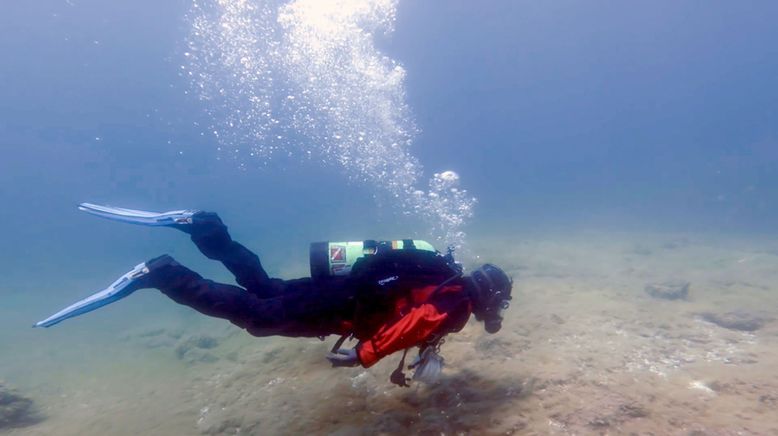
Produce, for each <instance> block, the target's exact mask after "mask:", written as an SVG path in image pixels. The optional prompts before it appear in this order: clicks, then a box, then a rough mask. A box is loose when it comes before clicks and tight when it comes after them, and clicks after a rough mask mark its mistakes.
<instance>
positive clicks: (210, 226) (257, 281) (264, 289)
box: [145, 212, 353, 336]
mask: <svg viewBox="0 0 778 436" xmlns="http://www.w3.org/2000/svg"><path fill="white" fill-rule="evenodd" d="M185 231H187V232H188V233H190V234H191V237H192V241H193V242H194V243H195V244H196V245H197V247H198V248H199V249H200V251H201V252H202V253H203V254H204V255H205V256H206V257H208V258H210V259H213V260H218V261H220V262H222V263H223V264H224V266H225V267H226V268H227V269H228V270H229V271H230V272H232V274H233V275H234V276H235V279H236V281H237V283H238V284H240V285H241V286H242V287H238V286H233V285H228V284H223V283H216V282H214V281H212V280H206V279H204V278H203V277H201V276H200V275H199V274H197V273H196V272H194V271H192V270H190V269H188V268H186V267H184V266H182V265H180V264H179V263H178V262H176V261H174V260H172V259H170V258H166V261H160V262H156V259H155V260H153V261H150V262H149V264H151V265H154V264H159V267H152V268H151V269H152V271H151V273H150V274H149V275H148V282H147V283H145V285H147V286H148V287H153V288H157V289H159V290H160V291H162V293H164V294H165V295H167V296H168V297H170V298H171V299H172V300H174V301H175V302H177V303H179V304H183V305H186V306H189V307H192V308H193V309H195V310H197V311H198V312H200V313H203V314H205V315H208V316H213V317H217V318H223V319H226V320H229V321H230V322H232V323H233V324H235V325H237V326H238V327H241V328H244V329H246V330H247V331H248V332H249V333H251V334H252V335H254V336H271V335H283V336H326V335H329V334H335V333H338V334H340V333H342V326H343V321H345V320H349V319H350V318H351V317H352V316H351V313H352V312H353V309H352V300H353V298H351V294H352V293H351V292H349V291H348V290H347V289H345V288H344V287H343V286H339V285H338V284H337V283H333V284H330V286H322V285H321V284H319V285H315V284H314V283H313V282H312V281H311V279H309V278H303V279H297V280H289V281H284V280H280V279H273V278H270V277H268V275H267V273H266V272H265V270H264V269H263V268H262V264H261V263H260V261H259V258H258V257H257V255H256V254H254V253H252V252H251V251H250V250H248V249H247V248H246V247H244V246H243V245H241V244H239V243H237V242H235V241H233V240H232V238H231V237H230V235H229V233H228V232H227V227H226V226H225V225H224V224H223V223H222V222H221V220H220V219H219V217H218V216H216V214H211V213H202V212H201V213H200V214H198V216H196V220H195V224H192V225H191V226H190V228H187V229H185ZM160 260H161V259H160Z"/></svg>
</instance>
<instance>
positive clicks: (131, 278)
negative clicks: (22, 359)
mask: <svg viewBox="0 0 778 436" xmlns="http://www.w3.org/2000/svg"><path fill="white" fill-rule="evenodd" d="M168 259H170V260H172V258H170V257H169V256H164V257H163V258H159V259H155V260H154V261H149V262H144V263H141V264H138V265H136V266H135V268H133V269H132V270H131V271H130V272H128V273H127V274H125V275H123V276H121V277H119V279H118V280H116V281H115V282H113V283H112V284H111V286H109V287H107V288H105V289H103V290H102V291H100V292H97V293H94V294H92V295H90V296H88V297H86V298H84V299H83V300H80V301H77V302H75V303H73V304H71V305H70V306H68V307H66V308H64V309H62V310H60V311H59V312H57V313H55V314H54V315H51V316H50V317H48V318H46V319H44V320H43V321H39V322H37V323H35V325H33V327H51V326H53V325H54V324H57V323H60V322H62V321H64V320H66V319H68V318H73V317H76V316H79V315H83V314H85V313H88V312H91V311H93V310H96V309H99V308H101V307H103V306H105V305H108V304H111V303H114V302H116V301H119V300H121V299H122V298H124V297H126V296H128V295H130V294H132V293H133V292H135V291H137V290H138V289H140V287H139V286H138V283H137V281H138V279H140V278H141V277H143V276H145V275H147V274H148V273H149V272H150V269H153V268H154V267H156V266H158V265H159V264H158V261H159V260H161V261H163V262H162V263H168V262H167V260H168ZM152 263H153V264H154V265H151V264H152Z"/></svg>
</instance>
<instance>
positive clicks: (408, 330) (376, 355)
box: [356, 303, 448, 368]
mask: <svg viewBox="0 0 778 436" xmlns="http://www.w3.org/2000/svg"><path fill="white" fill-rule="evenodd" d="M447 318H448V314H447V313H445V312H443V313H441V312H440V311H439V310H438V308H437V307H435V306H434V305H432V304H429V303H427V304H422V305H421V306H419V307H415V308H413V309H412V310H411V311H410V312H409V313H408V314H406V315H405V316H403V317H402V318H400V320H399V321H397V322H396V323H394V324H392V325H391V326H389V327H388V328H385V329H382V330H380V331H379V332H378V333H376V334H375V335H374V336H373V337H372V338H370V339H368V340H364V341H361V342H360V343H359V344H357V347H356V352H357V356H358V357H359V362H360V363H361V364H362V366H364V367H365V368H369V367H370V366H373V365H374V364H375V363H376V362H378V361H379V360H380V359H381V358H383V357H385V356H388V355H390V354H392V353H394V352H395V351H399V350H404V349H406V348H410V347H413V346H415V345H419V344H420V343H422V342H423V341H424V340H425V339H427V338H428V337H429V336H430V335H431V334H432V333H433V332H435V331H436V330H437V329H438V328H439V327H440V326H441V325H442V324H443V322H444V321H445V320H446V319H447Z"/></svg>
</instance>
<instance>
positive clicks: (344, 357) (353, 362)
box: [327, 348, 359, 368]
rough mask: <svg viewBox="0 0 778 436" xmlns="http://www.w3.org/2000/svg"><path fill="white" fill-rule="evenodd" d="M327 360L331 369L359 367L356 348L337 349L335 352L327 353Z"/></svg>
mask: <svg viewBox="0 0 778 436" xmlns="http://www.w3.org/2000/svg"><path fill="white" fill-rule="evenodd" d="M327 360H329V361H330V363H332V367H333V368H338V367H344V366H357V365H359V356H357V349H356V348H338V349H337V350H335V352H330V353H327Z"/></svg>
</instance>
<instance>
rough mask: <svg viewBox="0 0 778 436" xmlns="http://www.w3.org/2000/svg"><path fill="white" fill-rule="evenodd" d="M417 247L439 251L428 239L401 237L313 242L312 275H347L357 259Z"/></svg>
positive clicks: (321, 276)
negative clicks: (384, 239)
mask: <svg viewBox="0 0 778 436" xmlns="http://www.w3.org/2000/svg"><path fill="white" fill-rule="evenodd" d="M403 249H416V250H424V251H430V252H433V253H437V250H435V247H433V246H432V244H430V243H429V242H427V241H421V240H418V239H401V240H395V241H375V240H372V239H368V240H365V241H350V242H313V243H311V252H310V259H311V260H310V263H311V277H312V278H314V279H321V278H326V277H337V276H347V275H348V274H349V273H350V272H351V268H352V267H353V266H354V263H355V262H356V261H357V259H359V258H362V257H364V256H372V255H374V254H378V253H383V252H385V251H387V250H403Z"/></svg>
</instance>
